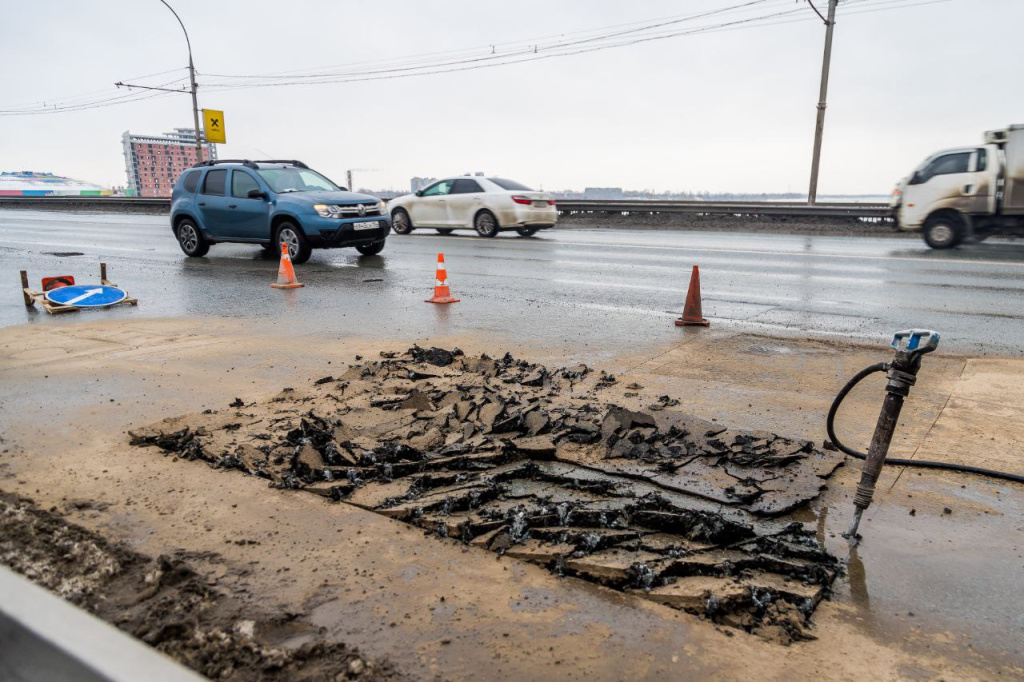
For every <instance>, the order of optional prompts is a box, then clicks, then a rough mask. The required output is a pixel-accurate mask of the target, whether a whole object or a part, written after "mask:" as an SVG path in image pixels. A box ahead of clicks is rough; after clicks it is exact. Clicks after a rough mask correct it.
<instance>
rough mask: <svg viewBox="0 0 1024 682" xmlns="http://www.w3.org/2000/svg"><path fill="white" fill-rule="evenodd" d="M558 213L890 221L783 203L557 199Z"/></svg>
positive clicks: (867, 212) (873, 212)
mask: <svg viewBox="0 0 1024 682" xmlns="http://www.w3.org/2000/svg"><path fill="white" fill-rule="evenodd" d="M558 210H559V212H560V213H563V214H564V213H624V214H650V213H693V214H704V215H708V214H721V215H739V216H802V217H808V218H833V217H839V218H876V219H877V218H890V217H892V209H891V208H889V207H888V206H886V205H885V204H853V203H849V204H847V203H828V204H814V205H813V206H812V205H809V204H797V203H788V202H784V201H742V202H736V201H657V200H648V199H610V200H605V199H559V200H558Z"/></svg>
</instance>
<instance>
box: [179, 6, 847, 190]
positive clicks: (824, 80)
mask: <svg viewBox="0 0 1024 682" xmlns="http://www.w3.org/2000/svg"><path fill="white" fill-rule="evenodd" d="M838 4H839V0H829V2H828V18H827V19H825V56H824V57H823V58H822V60H821V91H820V92H819V93H818V122H817V123H816V124H815V126H814V157H813V158H812V159H811V187H810V189H809V190H808V191H807V203H808V204H814V203H815V202H816V201H817V200H818V165H819V163H820V161H821V138H822V136H823V135H824V133H825V107H826V106H827V104H826V100H827V99H828V69H829V66H830V65H831V62H832V29H833V28H834V27H835V25H836V6H837V5H838ZM811 7H812V8H813V9H814V11H815V12H817V11H818V10H817V8H815V7H814V4H813V3H812V4H811ZM818 16H821V14H820V13H819V14H818ZM193 92H194V90H193Z"/></svg>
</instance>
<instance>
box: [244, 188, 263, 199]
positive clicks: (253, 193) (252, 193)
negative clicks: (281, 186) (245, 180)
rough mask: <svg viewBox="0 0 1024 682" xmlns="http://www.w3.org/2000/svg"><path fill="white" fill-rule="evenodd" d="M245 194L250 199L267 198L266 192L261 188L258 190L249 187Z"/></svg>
mask: <svg viewBox="0 0 1024 682" xmlns="http://www.w3.org/2000/svg"><path fill="white" fill-rule="evenodd" d="M246 196H248V197H249V198H250V199H266V198H267V195H266V193H265V192H264V191H263V190H260V189H251V190H249V194H247V195H246Z"/></svg>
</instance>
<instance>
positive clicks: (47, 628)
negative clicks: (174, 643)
mask: <svg viewBox="0 0 1024 682" xmlns="http://www.w3.org/2000/svg"><path fill="white" fill-rule="evenodd" d="M0 595H3V598H2V599H0V680H9V681H10V682H33V681H35V680H48V681H52V682H135V680H149V681H150V682H202V680H205V679H206V678H204V677H202V676H200V675H197V674H196V673H194V672H192V671H191V670H188V669H187V668H185V667H183V666H182V665H180V664H178V663H176V662H175V661H172V660H171V659H170V658H168V657H166V656H164V655H163V654H161V653H160V652H159V651H157V650H156V649H151V648H150V647H148V646H146V645H145V644H143V643H142V642H139V641H137V640H135V639H132V638H131V637H129V636H128V635H127V634H125V633H123V632H121V631H120V630H118V629H117V628H115V627H113V626H112V625H108V624H107V623H104V622H103V621H101V620H99V619H98V618H96V617H94V616H92V615H90V614H88V613H86V612H85V611H82V610H81V609H79V608H78V607H76V606H74V605H72V604H69V603H68V602H66V601H64V600H63V599H60V598H59V597H56V596H54V595H52V594H50V593H49V592H47V591H46V590H44V589H43V588H41V587H39V586H38V585H35V584H34V583H31V582H29V581H28V580H26V579H25V578H23V577H21V576H20V575H17V574H16V573H14V572H13V571H11V570H10V569H8V568H6V567H4V566H0Z"/></svg>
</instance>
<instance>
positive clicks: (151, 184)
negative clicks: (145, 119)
mask: <svg viewBox="0 0 1024 682" xmlns="http://www.w3.org/2000/svg"><path fill="white" fill-rule="evenodd" d="M121 144H122V146H123V147H124V165H125V172H126V173H127V175H128V189H127V193H128V194H130V195H134V196H138V197H169V196H171V189H172V188H173V187H174V183H175V181H176V180H177V179H178V176H179V175H181V173H182V172H183V171H184V170H186V169H187V168H191V167H192V166H194V165H195V164H196V162H197V161H198V159H197V158H196V134H195V130H193V129H192V128H175V129H174V131H173V132H170V133H165V134H163V135H132V134H131V133H129V132H125V133H124V135H122V136H121ZM216 158H217V146H216V145H214V144H205V145H203V160H210V159H214V160H215V159H216Z"/></svg>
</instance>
